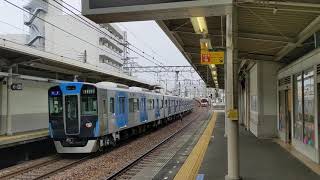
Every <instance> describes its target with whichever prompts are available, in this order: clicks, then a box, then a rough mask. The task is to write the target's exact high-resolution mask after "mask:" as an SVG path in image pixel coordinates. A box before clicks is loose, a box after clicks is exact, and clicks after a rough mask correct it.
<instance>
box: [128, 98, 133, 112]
mask: <svg viewBox="0 0 320 180" xmlns="http://www.w3.org/2000/svg"><path fill="white" fill-rule="evenodd" d="M129 112H134V98H129Z"/></svg>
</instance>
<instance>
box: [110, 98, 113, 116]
mask: <svg viewBox="0 0 320 180" xmlns="http://www.w3.org/2000/svg"><path fill="white" fill-rule="evenodd" d="M109 105H110V109H109V110H110V112H111V113H114V98H113V97H112V98H110V102H109Z"/></svg>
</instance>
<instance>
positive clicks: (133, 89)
mask: <svg viewBox="0 0 320 180" xmlns="http://www.w3.org/2000/svg"><path fill="white" fill-rule="evenodd" d="M63 83H68V84H73V83H74V84H79V83H80V84H87V85H92V86H95V87H97V88H99V89H109V90H119V91H125V92H132V93H134V92H135V93H145V94H150V95H158V96H165V97H173V98H184V99H192V98H188V97H179V96H174V95H168V94H162V93H157V92H153V91H151V90H148V89H145V88H141V87H129V86H127V85H124V84H120V83H114V82H98V83H88V82H68V81H66V82H61V84H63Z"/></svg>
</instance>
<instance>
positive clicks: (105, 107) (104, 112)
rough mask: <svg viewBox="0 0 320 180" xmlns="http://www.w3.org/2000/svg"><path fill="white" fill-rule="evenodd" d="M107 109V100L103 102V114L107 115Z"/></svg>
mask: <svg viewBox="0 0 320 180" xmlns="http://www.w3.org/2000/svg"><path fill="white" fill-rule="evenodd" d="M107 112H108V107H107V100H105V99H104V100H103V114H107Z"/></svg>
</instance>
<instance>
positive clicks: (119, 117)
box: [116, 92, 128, 128]
mask: <svg viewBox="0 0 320 180" xmlns="http://www.w3.org/2000/svg"><path fill="white" fill-rule="evenodd" d="M116 97H117V104H116V124H117V126H118V128H124V127H126V126H127V124H128V95H127V94H126V93H124V92H118V93H117V95H116Z"/></svg>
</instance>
